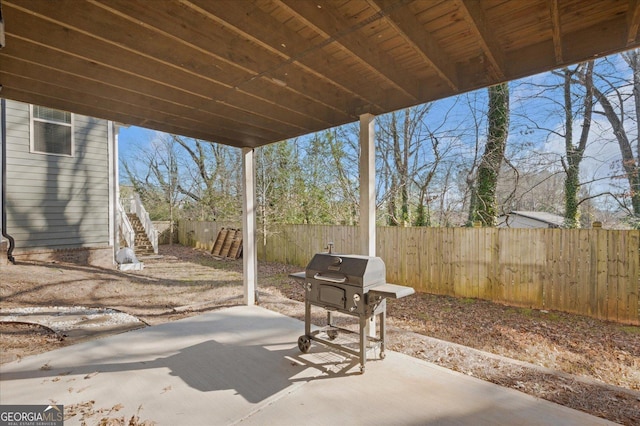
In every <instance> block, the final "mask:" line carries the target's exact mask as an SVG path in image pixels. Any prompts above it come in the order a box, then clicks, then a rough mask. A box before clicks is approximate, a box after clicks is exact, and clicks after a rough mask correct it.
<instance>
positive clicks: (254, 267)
mask: <svg viewBox="0 0 640 426" xmlns="http://www.w3.org/2000/svg"><path fill="white" fill-rule="evenodd" d="M242 177H243V180H244V185H243V188H244V193H243V197H242V264H243V272H244V273H243V277H244V303H245V304H247V305H254V304H255V303H256V287H257V285H256V284H257V281H258V260H257V250H256V164H255V151H254V150H253V148H242Z"/></svg>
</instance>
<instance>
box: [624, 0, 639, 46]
mask: <svg viewBox="0 0 640 426" xmlns="http://www.w3.org/2000/svg"><path fill="white" fill-rule="evenodd" d="M639 26H640V0H629V11H628V12H627V28H628V32H627V46H629V45H631V44H632V43H634V42H635V41H636V40H637V38H638V27H639Z"/></svg>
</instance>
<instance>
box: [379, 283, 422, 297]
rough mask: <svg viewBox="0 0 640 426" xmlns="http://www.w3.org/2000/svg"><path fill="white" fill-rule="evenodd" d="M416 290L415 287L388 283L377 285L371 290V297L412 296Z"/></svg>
mask: <svg viewBox="0 0 640 426" xmlns="http://www.w3.org/2000/svg"><path fill="white" fill-rule="evenodd" d="M415 292H416V291H415V290H414V289H413V287H407V286H406V285H398V284H388V283H387V284H381V285H377V286H375V287H373V288H372V289H371V290H369V297H372V296H381V297H382V298H385V297H388V298H390V299H402V298H403V297H407V296H411V295H412V294H413V293H415Z"/></svg>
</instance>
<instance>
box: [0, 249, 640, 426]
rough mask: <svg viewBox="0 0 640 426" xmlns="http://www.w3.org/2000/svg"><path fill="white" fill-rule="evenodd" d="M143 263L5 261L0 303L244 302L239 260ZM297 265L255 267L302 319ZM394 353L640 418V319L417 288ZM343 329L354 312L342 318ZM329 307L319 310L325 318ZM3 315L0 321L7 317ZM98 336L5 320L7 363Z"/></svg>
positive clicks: (398, 319)
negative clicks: (134, 267) (131, 266)
mask: <svg viewBox="0 0 640 426" xmlns="http://www.w3.org/2000/svg"><path fill="white" fill-rule="evenodd" d="M160 254H161V255H162V258H159V259H147V260H145V269H144V270H143V271H136V272H128V273H124V272H119V271H115V270H105V269H98V268H92V267H85V266H77V265H69V264H51V263H49V264H33V263H30V264H26V263H22V264H20V263H19V264H18V265H9V266H3V267H2V271H1V284H0V297H1V301H0V309H2V310H8V309H15V308H25V307H47V306H86V307H92V308H110V309H115V310H117V311H121V312H124V313H127V314H130V315H133V316H135V317H137V318H138V319H139V320H141V321H143V322H144V323H145V324H147V325H149V326H153V325H156V324H161V323H164V322H168V321H173V320H176V319H179V318H183V317H185V316H190V315H197V314H199V313H202V312H207V311H210V310H213V309H219V308H222V307H227V306H234V305H238V304H241V303H242V261H241V260H239V261H224V260H217V259H215V258H213V257H212V256H211V255H209V254H208V253H206V252H202V251H198V250H194V249H191V248H186V247H182V246H178V245H174V246H171V247H170V246H161V250H160ZM301 269H302V268H298V267H292V266H288V265H282V264H275V263H260V264H259V304H260V305H262V306H264V307H266V308H268V309H272V310H274V311H278V312H280V313H283V314H285V315H289V316H292V317H295V318H299V319H303V318H304V306H303V303H302V301H303V300H304V293H303V291H302V288H301V286H300V285H299V284H298V283H297V282H296V281H294V280H292V279H290V278H288V274H289V273H290V272H298V271H300V270H301ZM387 313H388V319H387V324H388V329H389V332H388V335H387V347H388V348H389V349H392V350H395V351H398V352H402V353H405V354H407V355H410V356H414V357H417V358H421V359H424V360H427V361H429V362H433V363H435V364H438V365H441V366H443V367H446V368H450V369H452V370H456V371H459V372H462V373H464V374H468V375H471V376H475V377H478V378H480V379H483V380H487V381H490V382H493V383H497V384H499V385H502V386H506V387H511V388H514V389H517V390H519V391H521V392H525V393H528V394H530V395H533V396H536V397H539V398H544V399H547V400H550V401H553V402H556V403H558V404H562V405H565V406H568V407H571V408H575V409H578V410H581V411H585V412H587V413H590V414H593V415H595V416H599V417H602V418H605V419H608V420H611V421H614V422H618V423H621V424H625V425H637V424H640V327H636V326H629V325H621V324H615V323H611V322H604V321H598V320H595V319H591V318H586V317H581V316H577V315H570V314H565V313H561V312H554V311H551V312H548V311H541V310H533V309H524V308H515V307H509V306H503V305H499V304H495V303H490V302H486V301H482V300H476V299H455V298H451V297H445V296H434V295H429V294H416V295H413V296H410V297H407V298H404V299H400V300H397V301H396V300H389V301H388V307H387ZM338 317H339V318H338V320H339V321H340V322H341V325H345V324H346V325H347V326H348V325H349V324H351V322H352V320H353V318H351V317H348V316H342V317H340V316H338ZM324 318H325V314H324V312H322V310H320V309H316V310H314V322H315V323H317V324H318V325H323V323H322V322H323V320H324ZM0 320H2V318H1V316H0ZM95 337H97V334H96V333H88V334H87V335H78V334H74V335H72V336H65V335H64V333H60V332H57V333H56V332H54V330H51V329H50V328H47V327H44V326H39V325H34V324H25V323H22V322H17V321H13V322H0V351H1V352H0V362H3V363H4V362H9V361H14V360H18V361H19V359H20V358H21V357H24V356H27V355H32V354H35V353H39V352H44V351H48V350H52V349H55V348H58V347H61V346H65V345H69V344H74V343H77V342H79V341H82V340H86V339H91V338H95Z"/></svg>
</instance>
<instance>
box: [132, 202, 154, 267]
mask: <svg viewBox="0 0 640 426" xmlns="http://www.w3.org/2000/svg"><path fill="white" fill-rule="evenodd" d="M127 217H128V218H129V222H131V226H132V227H133V231H134V232H135V234H136V238H135V242H134V244H135V247H134V251H135V253H136V257H140V256H151V255H153V254H154V252H153V244H151V241H149V238H148V237H147V233H146V232H145V231H144V226H143V225H142V222H140V219H138V216H137V215H136V214H135V213H127Z"/></svg>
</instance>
